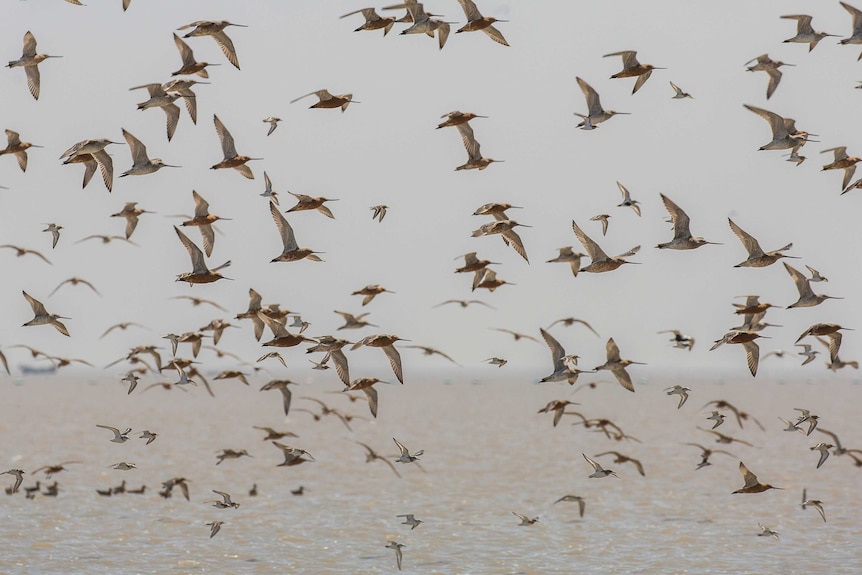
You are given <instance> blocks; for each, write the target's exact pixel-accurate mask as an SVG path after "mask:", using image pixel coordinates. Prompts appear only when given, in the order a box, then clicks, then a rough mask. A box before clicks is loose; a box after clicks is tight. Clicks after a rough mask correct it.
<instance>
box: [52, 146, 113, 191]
mask: <svg viewBox="0 0 862 575" xmlns="http://www.w3.org/2000/svg"><path fill="white" fill-rule="evenodd" d="M119 143H120V142H112V141H111V140H108V139H105V138H99V139H94V140H83V141H81V142H78V143H77V144H75V145H74V146H72V147H71V148H69V149H68V150H66V151H65V152H63V155H62V156H60V159H63V158H66V160H65V161H64V162H63V164H64V165H65V164H78V163H83V164H84V165H85V170H84V185H83V186H82V187H85V188H86V187H87V184H88V183H89V182H90V178H92V177H93V174H94V173H95V172H96V166H98V167H99V171H101V173H102V181H103V182H104V183H105V187H106V188H107V189H108V191H109V192H110V191H111V190H112V189H113V187H114V162H113V161H112V160H111V156H109V155H108V153H107V152H106V151H105V147H107V146H108V145H110V144H119Z"/></svg>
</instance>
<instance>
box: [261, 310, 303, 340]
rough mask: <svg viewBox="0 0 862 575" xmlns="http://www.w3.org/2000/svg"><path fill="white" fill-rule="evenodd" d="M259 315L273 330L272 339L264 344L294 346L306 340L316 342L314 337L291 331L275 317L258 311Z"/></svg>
mask: <svg viewBox="0 0 862 575" xmlns="http://www.w3.org/2000/svg"><path fill="white" fill-rule="evenodd" d="M257 316H258V317H259V318H260V320H261V321H262V322H263V323H264V324H265V325H266V327H268V328H269V329H270V331H272V339H271V340H269V341H267V342H264V343H263V344H262V345H264V346H268V347H293V346H295V345H299V344H301V343H302V342H304V341H308V342H314V340H313V339H311V338H308V337H305V336H304V335H302V334H299V333H291V332H290V331H288V329H287V327H285V325H284V324H283V323H282V322H281V321H279V320H277V319H274V318H271V317H269V316H268V315H266V314H264V313H263V312H258V313H257Z"/></svg>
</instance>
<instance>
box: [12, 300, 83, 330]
mask: <svg viewBox="0 0 862 575" xmlns="http://www.w3.org/2000/svg"><path fill="white" fill-rule="evenodd" d="M21 293H23V294H24V299H26V300H27V302H28V303H29V304H30V307H31V308H32V309H33V319H31V320H30V321H28V322H27V323H25V324H24V327H27V326H33V325H53V326H54V328H55V329H56V330H57V331H59V332H60V333H62V334H63V335H65V336H66V337H69V331H68V330H67V329H66V326H65V325H63V323H62V322H61V321H60V320H61V319H71V318H68V317H64V316H61V315H56V314H53V313H48V310H46V309H45V306H44V305H43V304H42V302H40V301H39V300H37V299H35V298H33V297H32V296H31V295H30V294H28V293H27V292H25V291H22V292H21Z"/></svg>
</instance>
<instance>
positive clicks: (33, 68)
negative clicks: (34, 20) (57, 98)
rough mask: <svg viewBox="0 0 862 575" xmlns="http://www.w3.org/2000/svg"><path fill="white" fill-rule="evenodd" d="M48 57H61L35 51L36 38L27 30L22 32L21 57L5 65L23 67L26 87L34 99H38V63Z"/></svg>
mask: <svg viewBox="0 0 862 575" xmlns="http://www.w3.org/2000/svg"><path fill="white" fill-rule="evenodd" d="M48 58H62V56H49V55H48V54H37V53H36V38H35V36H33V33H32V32H30V31H29V30H28V31H27V32H26V33H25V34H24V49H23V50H22V52H21V57H20V58H18V59H17V60H12V61H11V62H9V64H8V65H7V66H6V67H7V68H15V67H17V66H23V67H24V73H25V74H26V75H27V88H29V89H30V94H32V95H33V98H35V99H36V100H38V99H39V90H40V81H39V64H40V63H42V62H43V61H45V60H47V59H48Z"/></svg>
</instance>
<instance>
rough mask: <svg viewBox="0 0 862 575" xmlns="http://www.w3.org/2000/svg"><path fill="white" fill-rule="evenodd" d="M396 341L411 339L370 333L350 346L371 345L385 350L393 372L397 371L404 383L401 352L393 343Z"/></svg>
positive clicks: (356, 347)
mask: <svg viewBox="0 0 862 575" xmlns="http://www.w3.org/2000/svg"><path fill="white" fill-rule="evenodd" d="M396 341H410V340H407V339H403V338H400V337H398V336H397V335H393V334H388V333H381V334H375V335H369V336H366V337H364V338H362V339H361V340H359V341H358V342H356V343H354V344H353V346H352V347H351V348H350V349H351V350H355V349H359V348H360V347H362V346H369V347H379V348H380V349H382V350H383V353H385V354H386V357H387V358H388V359H389V365H390V366H391V367H392V371H393V373H395V377H397V378H398V381H399V382H401V383H402V384H403V383H404V372H403V370H402V368H401V354H399V353H398V350H397V349H395V346H394V345H393V344H394V343H395V342H396Z"/></svg>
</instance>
